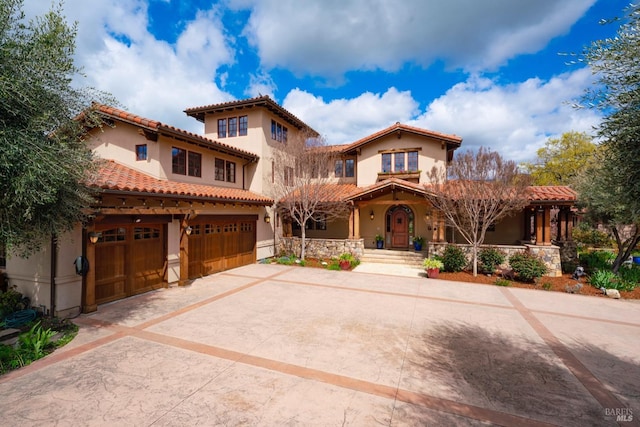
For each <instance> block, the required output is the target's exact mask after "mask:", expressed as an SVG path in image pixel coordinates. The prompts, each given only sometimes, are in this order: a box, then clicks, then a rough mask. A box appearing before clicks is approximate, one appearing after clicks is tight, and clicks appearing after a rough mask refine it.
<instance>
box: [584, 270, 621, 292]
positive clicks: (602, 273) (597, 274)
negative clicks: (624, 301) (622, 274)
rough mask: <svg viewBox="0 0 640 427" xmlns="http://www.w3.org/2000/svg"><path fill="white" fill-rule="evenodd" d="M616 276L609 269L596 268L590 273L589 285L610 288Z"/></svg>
mask: <svg viewBox="0 0 640 427" xmlns="http://www.w3.org/2000/svg"><path fill="white" fill-rule="evenodd" d="M615 278H616V275H615V273H614V272H613V271H610V270H596V271H594V272H593V274H591V277H590V279H589V283H591V286H594V287H596V288H598V289H600V288H605V289H612V288H613V281H614V279H615Z"/></svg>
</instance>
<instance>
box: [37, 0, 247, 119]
mask: <svg viewBox="0 0 640 427" xmlns="http://www.w3.org/2000/svg"><path fill="white" fill-rule="evenodd" d="M35 3H38V4H37V5H36V4H35ZM147 4H148V2H146V1H143V0H101V1H99V2H91V7H87V3H86V0H67V1H66V2H65V3H64V10H63V13H64V15H65V16H66V17H67V19H68V20H69V21H70V22H73V21H77V22H78V35H77V37H76V63H77V65H78V66H81V67H82V68H83V72H84V74H85V75H86V76H87V77H86V79H79V80H78V81H77V82H76V83H77V84H79V85H82V86H93V87H95V88H97V89H100V90H103V91H106V92H109V93H111V94H112V95H113V96H114V97H115V98H116V99H117V100H118V101H119V102H120V103H121V104H122V106H123V107H124V108H126V109H127V110H129V111H131V112H132V113H135V114H140V115H143V116H146V117H149V118H152V119H155V120H160V121H163V122H165V123H167V124H170V125H173V126H177V127H181V128H183V129H187V130H190V131H193V132H202V124H201V123H199V122H197V121H195V120H194V119H193V118H190V117H187V116H186V115H185V114H184V113H183V112H182V110H183V109H184V108H187V107H194V106H198V105H207V104H212V103H217V102H224V101H227V100H231V99H233V97H232V96H231V95H230V94H229V93H226V92H224V91H223V90H221V89H220V88H219V87H218V86H216V84H215V83H214V82H215V79H216V73H217V69H218V67H220V66H221V65H225V64H232V63H233V62H234V60H235V58H234V52H233V50H232V48H231V46H232V43H233V40H231V39H229V38H227V36H226V35H225V34H224V31H223V25H222V23H221V21H220V16H219V13H218V9H217V8H216V6H214V7H213V8H212V9H210V10H207V11H198V12H194V15H195V17H194V18H193V19H192V20H191V21H189V22H186V23H183V24H184V29H183V31H182V32H181V33H180V34H179V35H178V37H177V41H176V43H175V44H169V43H167V42H165V41H163V40H158V39H157V38H156V37H155V36H154V35H153V34H151V33H150V32H149V30H148V26H149V25H148V24H149V21H148V20H149V17H148V8H147ZM49 8H50V5H49V3H48V2H30V4H29V5H27V6H26V7H25V12H26V13H27V16H29V17H33V16H36V15H42V14H43V13H45V12H46V11H48V10H49ZM225 79H226V78H225V76H224V75H222V76H221V78H220V81H221V82H224V81H225Z"/></svg>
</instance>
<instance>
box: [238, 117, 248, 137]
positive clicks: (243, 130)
mask: <svg viewBox="0 0 640 427" xmlns="http://www.w3.org/2000/svg"><path fill="white" fill-rule="evenodd" d="M239 120H240V126H239V128H238V135H240V136H246V135H247V129H248V128H249V119H248V117H247V116H240V118H239Z"/></svg>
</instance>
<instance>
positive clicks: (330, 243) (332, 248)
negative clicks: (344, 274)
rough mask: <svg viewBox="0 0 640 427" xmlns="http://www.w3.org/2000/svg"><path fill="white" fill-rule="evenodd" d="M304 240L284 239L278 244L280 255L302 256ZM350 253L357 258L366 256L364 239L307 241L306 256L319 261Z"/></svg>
mask: <svg viewBox="0 0 640 427" xmlns="http://www.w3.org/2000/svg"><path fill="white" fill-rule="evenodd" d="M301 252H302V239H301V238H300V237H282V238H280V240H279V242H278V253H279V254H281V255H289V254H293V255H295V256H300V254H301ZM343 253H350V254H352V255H353V256H355V257H356V258H358V259H360V258H362V255H363V254H364V239H310V238H308V237H307V238H306V239H305V256H306V257H309V258H317V259H331V258H338V257H339V256H340V254H343Z"/></svg>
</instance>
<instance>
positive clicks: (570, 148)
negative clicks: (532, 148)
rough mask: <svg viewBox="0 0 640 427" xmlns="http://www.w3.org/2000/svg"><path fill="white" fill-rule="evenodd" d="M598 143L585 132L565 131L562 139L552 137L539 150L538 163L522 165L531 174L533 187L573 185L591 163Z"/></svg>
mask: <svg viewBox="0 0 640 427" xmlns="http://www.w3.org/2000/svg"><path fill="white" fill-rule="evenodd" d="M596 148H597V146H596V144H594V143H593V141H592V138H591V137H590V136H589V135H587V134H586V133H584V132H565V133H563V134H562V136H561V137H560V138H550V139H549V140H547V142H546V144H545V146H544V147H542V148H540V149H539V150H538V151H537V153H536V154H537V156H538V159H537V161H536V162H535V163H523V164H522V165H521V166H523V167H524V168H525V170H526V171H527V172H528V173H529V174H530V175H531V178H532V179H533V183H534V185H569V186H572V185H573V183H574V182H573V181H574V179H575V177H576V176H577V175H578V174H579V173H580V171H581V170H583V169H584V168H585V167H586V166H587V165H588V164H589V163H590V162H592V161H593V156H594V154H595V151H596Z"/></svg>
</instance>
